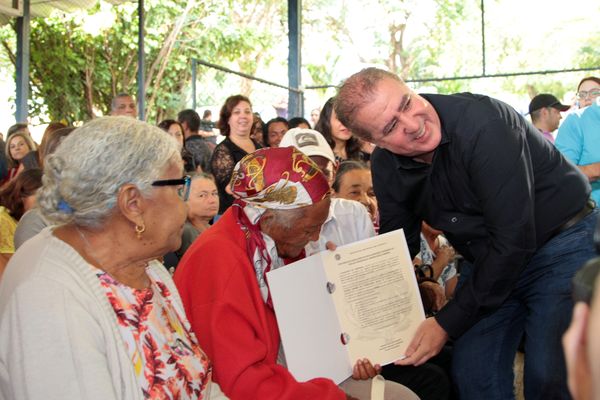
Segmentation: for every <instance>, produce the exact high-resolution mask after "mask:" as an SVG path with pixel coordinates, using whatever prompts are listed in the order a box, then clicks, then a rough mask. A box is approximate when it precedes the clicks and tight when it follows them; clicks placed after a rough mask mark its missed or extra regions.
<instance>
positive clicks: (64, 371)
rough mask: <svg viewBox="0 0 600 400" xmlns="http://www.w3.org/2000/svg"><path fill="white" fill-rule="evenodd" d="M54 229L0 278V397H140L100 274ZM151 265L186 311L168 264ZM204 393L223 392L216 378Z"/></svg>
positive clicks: (0, 399)
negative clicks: (59, 236) (167, 268)
mask: <svg viewBox="0 0 600 400" xmlns="http://www.w3.org/2000/svg"><path fill="white" fill-rule="evenodd" d="M52 229H53V228H52V227H49V228H46V229H44V230H43V231H42V232H41V233H40V234H38V235H37V236H35V237H34V238H32V239H30V240H29V241H27V242H26V243H25V244H24V245H23V246H22V247H21V248H20V249H19V250H18V251H17V252H16V253H15V255H14V256H13V257H12V258H11V260H10V262H9V264H8V268H7V269H6V271H5V272H4V275H3V277H2V280H1V281H0V400H8V399H19V400H21V399H44V400H53V399H56V400H69V399H85V400H88V399H90V400H92V399H98V400H108V399H119V400H138V399H139V400H143V399H144V396H143V394H142V391H141V389H140V387H139V385H138V381H137V379H136V376H135V373H134V369H133V364H132V362H131V360H130V358H129V356H128V353H127V350H126V347H125V342H124V341H123V339H122V336H121V334H120V332H119V328H118V325H117V319H116V317H115V313H114V311H113V308H112V307H111V305H110V303H109V301H108V299H107V297H106V295H105V293H104V291H103V290H102V288H101V286H100V282H99V280H98V278H97V277H96V276H95V275H94V273H93V271H92V269H91V268H90V267H89V265H88V264H87V262H86V261H85V260H84V259H83V258H82V257H81V256H80V255H79V253H77V252H76V251H75V250H74V249H73V248H72V247H71V246H69V245H68V244H66V243H65V242H63V241H61V240H60V239H58V238H56V237H55V236H54V235H53V234H52ZM150 267H151V268H152V269H153V270H155V271H156V272H157V273H158V274H159V276H160V277H161V279H162V281H163V282H164V283H165V284H166V285H167V287H168V288H169V290H170V291H171V293H172V294H173V298H174V302H173V305H174V306H175V307H177V311H178V312H179V313H180V315H185V312H184V310H183V306H182V303H181V299H180V298H179V293H178V292H177V289H176V288H175V285H174V284H173V281H172V279H171V277H170V276H169V274H168V272H167V271H166V269H165V268H164V267H163V266H162V265H161V264H160V263H159V262H157V261H153V262H151V264H150ZM185 325H186V327H187V328H188V329H190V326H189V322H188V321H187V320H186V321H185ZM208 391H210V394H209V393H208ZM206 392H207V394H206V395H205V398H206V399H226V397H225V396H224V395H223V394H222V392H221V390H220V388H219V386H218V385H217V384H216V383H212V384H211V385H210V388H209V389H207V391H206Z"/></svg>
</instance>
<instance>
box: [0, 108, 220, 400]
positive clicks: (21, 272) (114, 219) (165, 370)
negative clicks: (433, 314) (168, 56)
mask: <svg viewBox="0 0 600 400" xmlns="http://www.w3.org/2000/svg"><path fill="white" fill-rule="evenodd" d="M182 173H183V165H182V161H181V156H180V155H179V149H178V148H177V143H176V142H175V141H174V140H172V139H171V138H170V137H168V136H167V135H165V134H164V132H162V131H161V130H160V129H159V128H156V127H153V126H150V125H148V124H146V123H144V122H140V121H137V120H134V119H131V118H124V117H107V118H100V119H97V120H93V121H91V122H89V123H87V124H85V125H84V126H82V127H81V128H78V129H77V130H75V131H74V132H73V133H72V134H71V135H69V136H68V137H67V138H65V140H64V141H63V143H62V144H61V146H59V148H58V149H57V151H56V152H55V153H54V154H53V155H52V156H50V157H49V158H48V160H47V161H46V165H45V175H44V185H43V187H42V188H41V189H40V192H39V197H38V203H39V205H40V207H41V210H42V212H43V214H44V215H45V216H46V217H47V218H48V219H50V220H51V221H53V222H54V223H56V224H57V225H56V226H50V227H47V228H46V229H44V230H43V231H42V232H41V233H39V234H38V235H37V236H35V237H34V238H32V239H31V240H29V241H27V242H26V243H25V244H24V245H23V246H22V247H21V248H20V249H19V251H17V252H16V253H15V255H14V256H13V257H12V259H11V261H10V263H9V264H8V268H7V270H6V272H5V274H4V277H3V280H2V282H1V285H0V398H7V399H8V398H17V399H41V398H44V399H128V400H129V399H150V398H152V399H174V398H177V399H225V398H226V397H225V396H224V395H223V394H222V392H221V390H220V388H219V386H218V385H217V384H216V383H213V382H212V380H211V376H212V366H211V363H210V361H209V359H208V358H207V357H206V355H205V354H204V352H203V351H202V350H201V349H200V347H199V345H198V342H197V340H196V337H195V336H194V334H193V333H192V332H191V330H190V325H189V322H188V320H187V319H186V317H185V313H184V310H183V307H182V304H181V300H180V298H179V295H178V293H177V289H176V288H175V286H174V284H173V282H172V280H171V278H170V277H169V274H168V273H167V272H166V270H165V268H164V267H163V266H162V264H161V263H159V262H158V261H157V258H159V257H160V256H162V255H163V254H165V253H166V252H168V251H172V250H174V249H177V248H178V247H179V244H180V241H181V233H182V228H183V224H184V221H185V218H186V205H185V203H184V201H185V199H186V196H187V194H188V191H189V179H188V178H187V177H184V178H182Z"/></svg>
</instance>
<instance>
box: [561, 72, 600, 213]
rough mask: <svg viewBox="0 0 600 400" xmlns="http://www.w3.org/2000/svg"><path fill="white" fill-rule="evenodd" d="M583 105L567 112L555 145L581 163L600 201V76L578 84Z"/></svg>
mask: <svg viewBox="0 0 600 400" xmlns="http://www.w3.org/2000/svg"><path fill="white" fill-rule="evenodd" d="M577 98H578V100H579V107H580V108H579V109H578V110H575V111H574V112H572V113H570V114H569V115H567V117H566V118H565V119H564V121H563V123H562V124H561V125H560V127H559V128H558V134H557V135H556V140H555V142H554V145H555V146H556V148H557V149H558V150H559V151H560V152H561V153H562V154H563V155H564V156H565V157H566V158H568V159H569V161H571V162H572V163H573V164H575V165H577V166H578V167H579V169H580V170H581V172H583V173H584V174H585V176H587V178H588V179H589V181H590V184H591V185H592V194H591V198H592V200H594V201H595V202H596V204H599V203H600V140H598V132H600V78H598V77H595V76H589V77H587V78H583V79H582V80H581V82H579V85H578V86H577Z"/></svg>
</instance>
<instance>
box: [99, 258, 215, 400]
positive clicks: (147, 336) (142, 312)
mask: <svg viewBox="0 0 600 400" xmlns="http://www.w3.org/2000/svg"><path fill="white" fill-rule="evenodd" d="M92 268H93V267H92ZM146 271H147V273H148V277H149V278H150V281H151V284H150V286H149V287H148V288H145V289H134V288H131V287H129V286H126V285H123V284H121V283H119V282H117V281H116V280H115V279H114V278H112V277H111V276H110V275H108V274H107V273H106V272H104V271H102V270H99V269H96V268H94V272H95V274H96V276H97V277H98V279H99V280H100V284H101V286H102V288H103V289H104V291H105V293H106V296H107V297H108V300H109V301H110V304H111V305H112V308H113V310H114V311H115V314H116V317H117V321H118V325H119V330H120V332H121V335H122V336H123V339H124V342H125V345H126V348H127V351H128V353H129V356H130V358H131V361H132V363H133V366H134V370H135V374H136V377H137V379H138V382H139V385H140V387H141V389H142V392H143V394H144V397H145V398H146V399H202V398H203V391H204V389H205V388H206V386H207V384H208V383H209V382H210V380H211V370H212V369H211V365H210V362H209V359H208V357H207V356H206V355H205V354H204V353H203V352H202V350H201V349H200V346H199V345H198V341H197V340H196V337H195V335H194V333H193V332H191V331H189V330H188V329H186V328H185V326H184V323H183V322H182V321H185V319H184V318H182V316H181V315H179V313H178V312H177V310H176V309H175V307H174V306H173V304H172V301H171V299H172V296H171V293H170V291H169V289H168V288H167V287H166V285H165V284H164V283H163V282H161V281H160V279H159V278H158V277H157V276H154V275H153V273H152V270H151V269H150V268H148V269H147V270H146Z"/></svg>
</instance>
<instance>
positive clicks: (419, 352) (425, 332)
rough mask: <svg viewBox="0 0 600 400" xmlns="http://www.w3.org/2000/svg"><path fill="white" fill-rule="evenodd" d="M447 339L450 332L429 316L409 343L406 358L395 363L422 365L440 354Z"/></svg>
mask: <svg viewBox="0 0 600 400" xmlns="http://www.w3.org/2000/svg"><path fill="white" fill-rule="evenodd" d="M447 340H448V334H447V333H446V331H445V330H444V328H442V327H441V326H440V324H438V323H437V321H436V320H435V318H427V319H426V320H425V321H423V322H421V325H419V327H418V328H417V331H416V332H415V335H414V336H413V339H412V341H411V342H410V344H409V345H408V348H407V349H406V354H405V355H406V358H404V359H402V360H398V361H396V362H394V364H396V365H414V366H419V365H422V364H424V363H425V362H426V361H427V360H429V359H430V358H431V357H433V356H435V355H436V354H438V353H439V352H440V350H441V349H442V347H443V346H444V344H445V343H446V341H447Z"/></svg>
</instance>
